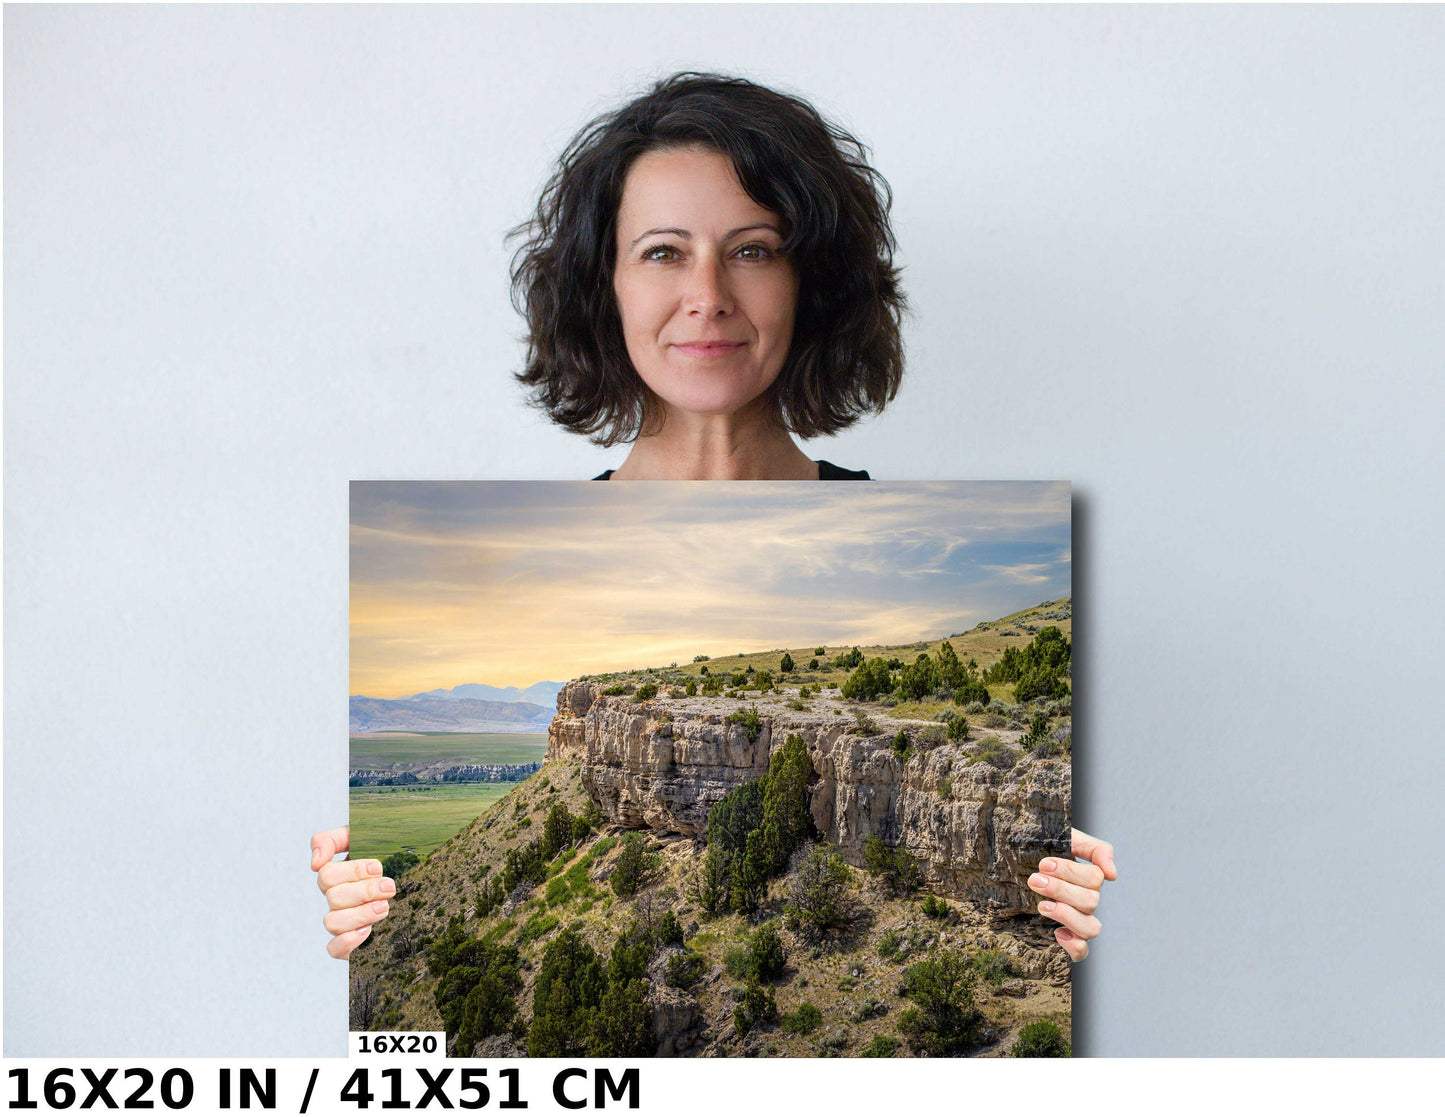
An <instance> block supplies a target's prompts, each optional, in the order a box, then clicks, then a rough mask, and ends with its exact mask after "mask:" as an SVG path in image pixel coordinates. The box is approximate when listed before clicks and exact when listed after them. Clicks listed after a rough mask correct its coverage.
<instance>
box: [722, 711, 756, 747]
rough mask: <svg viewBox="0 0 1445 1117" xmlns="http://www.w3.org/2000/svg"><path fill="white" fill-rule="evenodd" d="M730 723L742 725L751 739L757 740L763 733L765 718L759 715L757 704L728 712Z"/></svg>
mask: <svg viewBox="0 0 1445 1117" xmlns="http://www.w3.org/2000/svg"><path fill="white" fill-rule="evenodd" d="M728 724H729V725H741V726H742V727H743V732H744V733H745V734H747V738H748V740H749V741H756V740H757V739H758V738H759V737H761V736H762V735H763V719H762V718H761V717H760V716H759V715H758V708H757V706H753V707H751V708H749V709H746V710H734V711H733V712H732V713H730V714H728Z"/></svg>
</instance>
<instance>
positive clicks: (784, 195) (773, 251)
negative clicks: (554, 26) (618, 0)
mask: <svg viewBox="0 0 1445 1117" xmlns="http://www.w3.org/2000/svg"><path fill="white" fill-rule="evenodd" d="M889 202H890V196H889V193H888V187H887V184H886V182H884V180H883V178H882V176H881V175H879V174H878V172H877V171H875V170H874V169H873V168H872V167H870V166H869V165H868V162H867V158H866V151H865V149H864V148H863V146H862V145H861V144H860V143H859V142H858V141H857V140H856V139H854V138H853V137H852V136H850V135H848V134H847V133H846V132H843V131H841V130H840V129H838V128H836V127H833V126H831V125H829V124H828V123H827V122H826V121H824V120H823V119H822V117H820V116H819V115H818V113H817V110H815V109H814V108H813V107H812V106H811V105H809V104H808V103H807V102H805V101H802V100H799V99H798V98H795V97H790V96H787V95H785V94H782V93H778V92H776V91H774V90H770V89H767V88H765V87H763V86H759V85H755V84H753V83H751V82H748V81H744V80H742V79H740V78H729V77H721V76H717V75H711V74H677V75H674V76H673V77H671V78H668V79H667V80H665V81H663V82H661V83H659V84H658V85H657V86H656V87H654V88H653V89H652V91H651V92H649V93H648V94H646V95H645V96H643V97H640V98H638V99H636V100H634V101H632V102H630V103H628V104H627V105H624V106H623V107H622V108H620V109H618V110H617V111H616V112H614V113H611V114H608V115H606V116H603V117H601V118H599V119H598V120H596V121H594V122H593V123H592V124H590V125H588V126H587V127H586V128H584V129H583V130H582V132H581V133H579V134H578V136H577V138H576V139H575V140H573V142H572V143H571V144H570V145H569V146H568V148H567V150H566V151H565V152H564V153H563V155H562V158H561V160H560V161H559V165H558V168H557V171H556V173H555V174H554V175H553V177H552V179H551V181H550V182H549V183H548V184H547V186H546V188H545V189H544V190H543V192H542V197H541V200H540V201H539V203H538V205H537V211H536V214H535V216H534V217H533V219H532V220H531V221H530V222H529V223H528V224H527V225H525V226H523V227H522V228H521V229H519V230H518V231H517V232H518V234H520V235H523V236H524V237H525V242H524V243H523V245H522V247H521V249H520V250H519V251H518V253H517V256H516V258H515V260H514V263H513V270H512V283H513V296H514V302H515V303H516V305H517V307H518V310H519V311H520V312H521V313H522V314H523V315H524V316H525V317H526V319H527V325H528V350H527V364H526V367H525V368H524V369H523V370H522V372H520V373H519V374H518V379H519V380H521V382H522V383H523V384H525V385H527V386H528V388H529V389H530V398H531V400H532V401H533V402H534V403H535V404H536V405H537V406H539V407H542V408H543V409H545V410H546V412H547V413H548V415H549V416H550V417H551V418H552V419H553V420H554V421H556V422H557V423H560V424H561V425H562V426H564V427H566V428H567V429H568V430H571V431H575V432H576V433H578V434H584V435H587V436H588V437H590V438H591V439H592V440H593V441H595V442H597V443H599V444H600V445H604V446H613V445H616V444H617V443H619V442H626V443H629V444H630V446H631V449H630V450H629V452H628V454H627V457H626V458H625V459H624V460H623V462H622V464H621V465H620V466H619V467H618V468H617V469H615V470H609V471H607V472H606V473H604V474H602V476H601V477H600V478H598V480H609V479H610V480H618V481H624V480H797V481H803V480H867V478H868V474H867V473H866V471H850V470H843V469H839V467H837V466H834V465H832V464H831V463H829V462H823V461H813V460H812V459H810V458H809V457H808V456H807V455H806V454H804V453H803V451H802V450H801V449H799V447H798V445H797V443H796V442H795V441H794V440H793V439H794V436H797V437H800V438H805V439H806V438H813V437H817V436H819V435H828V434H834V433H836V432H837V431H839V430H842V429H843V428H844V427H847V426H849V425H850V424H852V423H853V422H855V421H856V420H857V419H858V418H860V417H861V416H862V415H864V414H868V413H872V412H878V411H881V410H882V409H883V408H884V406H885V405H886V404H887V403H888V402H889V401H890V400H891V399H892V398H893V396H894V395H895V394H896V392H897V391H898V383H899V380H900V379H901V377H902V374H903V349H902V341H901V336H900V329H899V324H900V319H901V317H902V313H903V310H904V299H903V294H902V292H901V290H900V289H899V286H898V274H897V270H896V269H895V268H894V266H893V260H892V258H893V249H894V240H893V233H892V230H891V228H890V227H889V224H888V208H889ZM348 839H349V832H348V830H347V829H346V828H345V827H343V828H341V829H339V830H332V831H326V832H323V833H320V834H317V835H315V836H313V837H312V839H311V845H312V863H311V867H312V869H313V870H317V883H318V884H319V886H320V887H321V889H322V891H324V892H325V893H326V896H327V901H328V904H329V907H330V911H329V912H328V913H327V915H326V918H325V924H326V929H327V930H328V931H330V932H331V933H332V936H333V938H332V940H331V942H330V944H329V946H328V950H329V952H330V953H331V954H332V955H333V956H334V957H337V958H345V957H347V956H348V955H349V954H350V952H351V951H352V950H353V949H354V948H355V947H356V946H357V945H359V944H360V943H361V942H362V941H363V940H364V939H365V938H366V936H367V935H368V934H369V933H370V929H371V925H372V924H373V923H375V922H376V921H377V920H379V919H382V918H384V917H385V915H386V912H387V907H388V899H387V898H388V897H389V896H390V895H392V894H393V893H394V892H395V887H396V886H395V884H394V882H392V881H390V880H388V879H386V878H385V877H383V876H382V875H381V863H380V862H378V861H370V860H361V861H343V862H337V863H334V864H333V863H331V858H332V856H333V855H334V854H336V853H338V852H341V851H344V850H346V849H347V846H348ZM1073 852H1074V854H1075V856H1078V857H1083V858H1086V859H1087V861H1086V862H1075V861H1069V860H1065V859H1062V858H1046V859H1045V860H1044V861H1042V862H1041V863H1040V865H1039V872H1038V873H1035V874H1034V875H1033V876H1032V877H1031V878H1030V880H1029V884H1030V886H1031V887H1032V888H1033V889H1034V890H1035V891H1037V892H1038V893H1040V895H1041V896H1043V897H1044V899H1043V900H1042V901H1041V902H1040V904H1039V910H1040V912H1041V913H1042V914H1044V915H1046V916H1048V917H1049V918H1051V919H1053V920H1055V921H1057V922H1058V923H1059V924H1060V927H1059V928H1058V929H1057V930H1056V931H1055V937H1056V938H1057V939H1058V941H1059V944H1060V945H1061V946H1062V947H1063V948H1064V949H1065V950H1066V951H1067V952H1068V954H1069V957H1070V958H1072V959H1073V960H1074V961H1078V960H1079V959H1081V958H1083V957H1084V956H1085V955H1086V954H1087V953H1088V949H1089V948H1088V940H1089V939H1091V938H1093V937H1094V936H1095V935H1097V934H1098V933H1099V929H1100V927H1099V921H1098V920H1097V919H1095V918H1094V916H1093V912H1094V910H1095V908H1096V907H1097V905H1098V902H1099V891H1098V890H1099V887H1100V885H1101V884H1102V883H1103V881H1104V880H1106V879H1108V880H1113V879H1115V875H1116V874H1115V870H1114V861H1113V849H1112V847H1111V846H1110V845H1109V844H1108V843H1107V842H1101V841H1098V840H1097V839H1095V838H1091V837H1089V835H1087V834H1084V833H1082V832H1081V831H1078V830H1076V831H1074V836H1073Z"/></svg>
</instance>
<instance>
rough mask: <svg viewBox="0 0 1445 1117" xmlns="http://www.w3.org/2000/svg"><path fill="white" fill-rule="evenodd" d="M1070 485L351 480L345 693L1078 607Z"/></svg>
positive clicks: (870, 636)
mask: <svg viewBox="0 0 1445 1117" xmlns="http://www.w3.org/2000/svg"><path fill="white" fill-rule="evenodd" d="M1069 501H1070V490H1069V485H1068V484H1067V483H1065V482H921V483H908V484H883V483H879V482H868V483H862V482H834V483H827V484H823V483H818V482H806V481H803V482H777V481H773V482H756V483H742V482H626V483H616V484H613V483H599V482H589V481H579V482H567V481H559V482H519V481H514V482H478V481H471V482H435V483H434V482H369V481H368V482H360V481H358V482H354V483H353V484H352V492H351V693H352V694H365V695H369V696H371V697H376V698H396V697H401V696H404V695H410V694H415V693H418V692H421V691H425V690H430V689H433V688H437V687H453V686H456V685H459V684H462V683H486V684H489V685H492V686H497V687H505V686H517V687H527V686H530V685H531V684H533V683H536V682H540V681H543V680H550V681H557V682H560V681H563V680H565V679H568V678H572V677H574V676H576V675H580V674H592V673H597V672H602V671H609V670H619V669H624V668H630V667H643V666H665V665H667V664H669V663H671V662H673V661H676V662H678V663H680V664H681V663H688V662H691V660H692V657H693V656H694V655H696V654H699V653H700V654H704V655H710V656H724V655H731V654H733V653H735V652H751V651H755V650H763V649H769V648H775V647H797V646H802V645H812V644H828V645H836V644H877V643H905V642H912V641H915V640H921V639H925V638H937V637H939V636H943V635H947V634H949V633H953V632H961V631H963V630H965V629H968V628H971V627H972V626H973V625H975V624H976V623H978V622H979V621H981V620H988V619H992V618H995V617H999V616H1002V615H1005V614H1007V613H1010V612H1013V611H1015V610H1017V609H1021V608H1024V607H1025V606H1029V605H1034V604H1037V603H1039V602H1041V601H1045V600H1049V599H1053V598H1058V597H1063V596H1066V595H1067V594H1069V593H1070V592H1071V584H1070V579H1071V567H1070V534H1069V523H1070V518H1069V513H1070V509H1069Z"/></svg>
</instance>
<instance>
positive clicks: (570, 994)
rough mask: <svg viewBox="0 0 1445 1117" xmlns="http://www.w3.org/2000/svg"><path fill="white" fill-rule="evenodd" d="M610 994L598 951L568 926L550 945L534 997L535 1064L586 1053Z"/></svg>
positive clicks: (530, 1042)
mask: <svg viewBox="0 0 1445 1117" xmlns="http://www.w3.org/2000/svg"><path fill="white" fill-rule="evenodd" d="M606 990H607V971H606V968H605V967H604V966H603V964H602V961H601V959H599V958H598V957H597V953H596V951H594V950H593V949H592V948H591V947H590V946H588V945H587V941H586V940H585V939H584V938H582V936H581V935H580V934H579V933H578V932H577V930H576V929H575V928H572V927H568V928H567V929H566V930H564V931H562V933H561V934H559V935H558V936H557V937H556V938H554V939H553V940H552V941H551V942H550V943H548V944H547V949H546V951H545V952H544V953H543V955H542V968H541V971H540V972H539V973H538V975H537V984H536V987H535V989H534V991H533V994H532V1025H531V1028H530V1029H529V1031H528V1033H527V1054H528V1055H530V1056H531V1057H532V1058H534V1059H538V1058H553V1059H555V1058H564V1057H566V1056H572V1055H585V1054H587V1037H588V1036H589V1034H590V1033H591V1031H592V1020H593V1016H594V1014H595V1013H596V1010H597V1006H598V1005H599V1004H601V1002H602V997H603V995H604V993H605V992H606Z"/></svg>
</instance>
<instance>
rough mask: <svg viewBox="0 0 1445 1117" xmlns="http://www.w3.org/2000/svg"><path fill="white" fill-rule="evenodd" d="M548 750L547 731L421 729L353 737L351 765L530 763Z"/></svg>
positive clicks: (369, 766)
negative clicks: (404, 733)
mask: <svg viewBox="0 0 1445 1117" xmlns="http://www.w3.org/2000/svg"><path fill="white" fill-rule="evenodd" d="M546 751H547V734H545V733H418V734H417V735H415V736H408V737H352V738H351V766H352V767H353V768H373V767H381V766H384V765H387V764H414V763H417V762H430V761H436V760H461V761H466V762H467V763H470V764H531V763H533V762H534V761H535V762H536V763H539V764H540V763H541V762H542V754H543V753H545V752H546Z"/></svg>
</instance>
